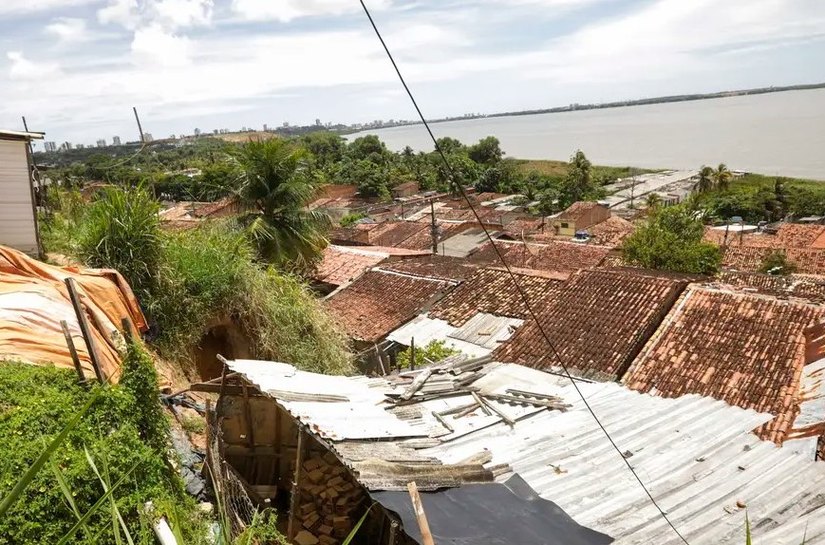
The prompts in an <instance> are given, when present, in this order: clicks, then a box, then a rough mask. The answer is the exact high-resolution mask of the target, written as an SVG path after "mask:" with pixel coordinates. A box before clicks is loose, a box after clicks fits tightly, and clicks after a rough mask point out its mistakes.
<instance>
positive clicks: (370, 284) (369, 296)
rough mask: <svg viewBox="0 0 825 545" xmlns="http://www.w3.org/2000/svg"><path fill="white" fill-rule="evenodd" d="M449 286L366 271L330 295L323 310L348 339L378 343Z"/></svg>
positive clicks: (410, 277)
mask: <svg viewBox="0 0 825 545" xmlns="http://www.w3.org/2000/svg"><path fill="white" fill-rule="evenodd" d="M453 285H454V284H452V283H450V282H444V281H441V280H432V279H426V278H419V277H413V276H408V275H402V274H398V273H392V272H382V271H367V272H366V273H364V274H363V275H361V277H359V278H358V279H357V280H355V281H354V282H353V283H352V284H350V285H349V286H347V287H345V288H342V289H341V290H340V291H338V292H336V293H334V294H333V295H331V296H330V297H329V298H328V299H327V300H326V301H324V306H325V307H326V309H327V310H328V311H329V312H330V314H331V315H332V317H333V318H334V319H335V321H336V322H338V323H339V324H340V326H341V327H342V328H343V329H344V331H345V332H346V333H347V335H349V336H350V337H351V338H353V339H357V340H362V341H367V342H378V341H379V340H381V339H382V338H383V337H384V336H385V335H387V334H388V333H390V332H391V331H393V330H394V329H396V328H398V327H399V326H401V325H402V324H404V323H405V322H407V321H409V320H411V319H412V318H413V317H414V316H416V315H417V314H419V313H420V312H421V311H422V310H424V309H425V308H426V307H427V306H428V305H429V304H431V302H432V301H433V300H435V299H437V298H439V297H440V296H441V295H442V294H443V293H445V292H447V291H449V290H450V289H451V288H452V286H453Z"/></svg>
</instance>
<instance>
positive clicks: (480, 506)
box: [370, 475, 613, 545]
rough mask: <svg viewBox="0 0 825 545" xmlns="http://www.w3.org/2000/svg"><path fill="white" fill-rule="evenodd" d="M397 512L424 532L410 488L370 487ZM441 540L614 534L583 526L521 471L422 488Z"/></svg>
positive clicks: (585, 540)
mask: <svg viewBox="0 0 825 545" xmlns="http://www.w3.org/2000/svg"><path fill="white" fill-rule="evenodd" d="M370 494H371V495H372V497H373V499H375V500H377V501H378V502H380V503H381V504H382V505H383V506H384V507H385V508H387V509H389V510H390V511H393V512H395V513H396V514H397V515H398V516H399V518H400V519H401V522H402V524H403V526H404V531H405V532H406V533H407V535H408V536H410V537H411V538H413V539H414V540H416V541H417V542H418V543H421V532H419V530H418V522H417V521H416V518H415V513H414V512H413V507H412V502H411V501H410V495H409V494H408V493H407V491H397V490H386V491H378V492H370ZM420 494H421V501H422V502H423V504H424V512H425V513H426V514H427V522H428V523H429V525H430V531H431V532H432V534H433V538H434V540H435V542H436V543H437V544H438V545H446V544H456V545H471V544H472V545H479V544H491V545H505V544H506V545H607V544H608V543H612V542H613V538H612V537H610V536H607V535H605V534H602V533H599V532H596V531H595V530H591V529H590V528H586V527H584V526H581V525H580V524H578V523H577V522H576V521H574V520H573V519H572V518H571V517H570V516H569V515H568V514H567V513H565V512H564V511H563V510H562V509H561V508H560V507H559V506H558V505H556V504H555V503H553V502H551V501H548V500H545V499H543V498H541V497H539V496H538V494H536V493H535V491H533V489H532V488H531V487H530V485H528V484H527V483H526V482H524V480H523V479H522V478H521V477H519V476H518V475H514V476H512V477H510V478H509V479H508V480H507V481H506V482H505V483H501V484H500V483H487V484H470V485H465V486H462V487H459V488H448V489H446V490H439V491H436V492H421V493H420Z"/></svg>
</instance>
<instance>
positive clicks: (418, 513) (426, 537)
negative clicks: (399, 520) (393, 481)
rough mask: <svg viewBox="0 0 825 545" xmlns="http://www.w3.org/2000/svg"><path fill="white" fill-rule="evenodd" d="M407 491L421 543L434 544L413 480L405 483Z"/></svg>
mask: <svg viewBox="0 0 825 545" xmlns="http://www.w3.org/2000/svg"><path fill="white" fill-rule="evenodd" d="M407 491H409V493H410V500H411V501H412V504H413V511H415V519H416V521H417V522H418V530H419V531H420V532H421V545H435V541H433V534H432V532H430V524H429V523H428V522H427V513H425V512H424V504H423V503H421V496H420V495H419V494H418V487H417V486H416V485H415V481H410V482H409V483H407Z"/></svg>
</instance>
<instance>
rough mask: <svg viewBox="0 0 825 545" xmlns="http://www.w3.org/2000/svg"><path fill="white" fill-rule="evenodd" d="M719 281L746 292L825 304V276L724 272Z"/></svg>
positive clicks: (720, 274)
mask: <svg viewBox="0 0 825 545" xmlns="http://www.w3.org/2000/svg"><path fill="white" fill-rule="evenodd" d="M718 279H719V283H721V284H723V285H726V286H732V287H735V288H740V289H742V290H744V291H753V292H755V293H763V294H766V295H774V296H778V297H794V298H799V299H806V300H809V301H812V302H815V303H825V276H818V275H809V274H789V275H772V274H763V273H754V272H734V271H723V272H721V273H719V276H718Z"/></svg>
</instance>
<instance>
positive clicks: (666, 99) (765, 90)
mask: <svg viewBox="0 0 825 545" xmlns="http://www.w3.org/2000/svg"><path fill="white" fill-rule="evenodd" d="M815 89H825V82H822V83H809V84H800V85H784V86H780V87H757V88H753V89H740V90H735V91H719V92H715V93H694V94H686V95H669V96H661V97H652V98H640V99H634V100H620V101H614V102H602V103H598V104H577V103H574V104H570V105H568V106H557V107H553V108H541V109H537V110H517V111H513V112H498V113H492V114H468V115H463V116H457V117H442V118H438V119H428V120H427V123H447V122H449V121H465V120H470V119H488V118H494V117H516V116H525V115H540V114H556V113H564V112H578V111H583V110H603V109H607V108H624V107H628V106H646V105H650V104H669V103H673V102H692V101H696V100H709V99H714V98H726V97H736V96H747V95H765V94H769V93H782V92H786V91H810V90H815ZM411 125H421V121H398V122H395V123H386V124H383V125H380V126H371V127H363V128H360V129H351V128H348V129H345V130H342V131H335V132H337V133H339V134H341V135H348V134H355V133H359V132H370V131H374V130H380V129H391V128H393V127H407V126H411Z"/></svg>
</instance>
